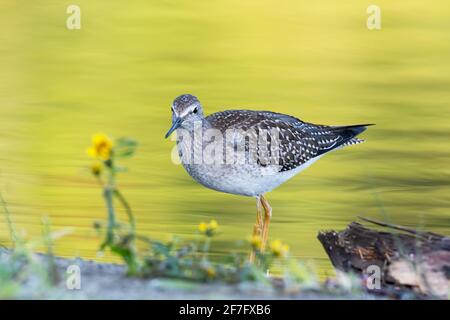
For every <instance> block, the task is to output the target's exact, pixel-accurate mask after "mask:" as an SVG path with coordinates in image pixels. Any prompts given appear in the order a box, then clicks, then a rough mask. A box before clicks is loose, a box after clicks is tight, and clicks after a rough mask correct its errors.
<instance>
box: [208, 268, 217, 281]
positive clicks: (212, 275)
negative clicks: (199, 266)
mask: <svg viewBox="0 0 450 320" xmlns="http://www.w3.org/2000/svg"><path fill="white" fill-rule="evenodd" d="M206 275H207V276H208V278H210V279H213V278H215V277H216V275H217V272H216V269H214V267H208V268H206Z"/></svg>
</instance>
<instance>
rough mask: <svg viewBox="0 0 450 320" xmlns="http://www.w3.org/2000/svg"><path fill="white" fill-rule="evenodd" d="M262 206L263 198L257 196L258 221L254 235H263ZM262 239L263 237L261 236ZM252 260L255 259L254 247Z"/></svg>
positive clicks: (254, 228) (254, 227)
mask: <svg viewBox="0 0 450 320" xmlns="http://www.w3.org/2000/svg"><path fill="white" fill-rule="evenodd" d="M261 209H262V207H261V200H260V198H259V197H257V198H256V223H255V225H254V226H253V237H259V238H261V237H262V234H261V233H262V227H263V226H262V224H263V216H262V210H261ZM261 240H262V238H261ZM249 260H250V262H253V261H254V260H255V250H254V249H252V251H251V253H250V259H249Z"/></svg>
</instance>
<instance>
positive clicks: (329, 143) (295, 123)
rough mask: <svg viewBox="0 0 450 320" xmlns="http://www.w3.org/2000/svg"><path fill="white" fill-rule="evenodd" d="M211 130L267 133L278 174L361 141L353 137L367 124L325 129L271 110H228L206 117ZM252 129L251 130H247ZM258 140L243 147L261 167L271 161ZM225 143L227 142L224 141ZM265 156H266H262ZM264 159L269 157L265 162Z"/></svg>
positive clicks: (267, 146) (269, 154) (268, 147)
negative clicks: (212, 128)
mask: <svg viewBox="0 0 450 320" xmlns="http://www.w3.org/2000/svg"><path fill="white" fill-rule="evenodd" d="M207 120H208V121H209V122H210V123H211V124H212V125H213V127H215V128H218V129H220V130H221V131H222V132H225V131H226V130H230V129H231V130H233V129H235V130H243V131H248V132H251V134H252V135H256V136H258V135H260V134H261V133H262V130H265V131H266V132H264V134H267V133H268V139H267V145H266V146H264V147H265V149H264V150H265V151H266V150H274V149H272V146H276V152H275V153H276V154H274V155H275V159H276V161H277V165H278V166H279V169H278V170H279V171H288V170H292V169H295V168H297V167H298V166H301V165H302V164H304V163H306V162H307V161H309V160H311V159H313V158H315V157H318V156H320V155H322V154H324V153H327V152H329V151H331V150H334V149H336V148H338V147H342V146H345V145H351V144H356V143H360V142H362V140H360V139H358V138H355V136H356V135H358V134H360V133H361V132H363V131H364V130H365V129H366V126H367V125H356V126H341V127H335V126H324V125H315V124H312V123H307V122H303V121H301V120H300V119H297V118H295V117H292V116H289V115H285V114H280V113H274V112H270V111H252V110H228V111H223V112H219V113H215V114H212V115H210V116H209V117H207ZM249 129H253V130H249ZM260 141H261V140H258V143H257V144H248V143H247V144H246V150H247V151H253V153H252V152H249V153H250V154H254V155H256V158H254V160H256V161H257V163H258V164H259V165H261V166H266V165H267V163H269V162H270V161H273V159H274V158H273V155H272V154H271V153H267V151H266V152H261V144H260ZM227 142H228V141H227ZM262 154H264V155H265V156H262ZM267 156H271V157H272V158H270V159H268V158H267Z"/></svg>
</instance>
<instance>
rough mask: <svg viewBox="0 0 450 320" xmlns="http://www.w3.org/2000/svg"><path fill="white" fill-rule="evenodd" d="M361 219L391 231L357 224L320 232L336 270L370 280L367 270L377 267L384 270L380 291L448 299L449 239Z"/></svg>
mask: <svg viewBox="0 0 450 320" xmlns="http://www.w3.org/2000/svg"><path fill="white" fill-rule="evenodd" d="M360 219H362V220H363V221H365V222H369V223H372V224H375V225H377V226H379V227H384V228H388V229H389V231H390V232H386V231H380V230H375V229H369V228H367V227H364V226H363V225H362V224H360V223H357V222H352V223H350V224H349V225H348V227H347V228H346V229H345V230H343V231H340V232H336V231H325V232H320V233H319V235H318V239H319V241H320V242H321V243H322V245H323V247H324V249H325V251H326V253H327V254H328V256H329V258H330V260H331V262H332V264H333V266H334V267H335V268H336V269H337V270H340V271H344V272H354V273H356V274H359V275H362V276H364V277H365V278H366V279H367V277H368V276H370V272H368V270H371V271H372V270H373V268H374V267H371V266H374V265H375V266H378V267H379V269H378V270H380V271H381V273H380V281H381V285H382V288H379V289H380V290H383V291H384V292H386V288H388V290H389V292H393V291H394V292H395V291H397V292H405V290H407V289H411V290H413V291H414V292H416V293H418V294H420V295H423V296H435V297H441V298H448V296H449V294H450V291H449V290H450V238H449V237H446V236H443V235H439V234H436V233H432V232H420V231H416V230H414V229H410V228H407V227H403V226H397V225H392V224H388V223H384V222H380V221H376V220H371V219H367V218H361V217H360ZM369 267H370V268H369ZM368 268H369V269H368ZM373 290H374V291H375V290H376V289H373ZM380 292H381V291H380Z"/></svg>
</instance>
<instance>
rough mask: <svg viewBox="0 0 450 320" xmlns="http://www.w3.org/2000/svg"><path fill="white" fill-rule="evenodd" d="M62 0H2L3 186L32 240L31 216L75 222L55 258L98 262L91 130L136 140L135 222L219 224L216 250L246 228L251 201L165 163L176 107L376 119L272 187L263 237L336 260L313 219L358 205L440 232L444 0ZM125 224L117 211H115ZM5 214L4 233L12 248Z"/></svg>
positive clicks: (150, 226)
mask: <svg viewBox="0 0 450 320" xmlns="http://www.w3.org/2000/svg"><path fill="white" fill-rule="evenodd" d="M68 4H69V3H65V2H64V1H63V2H61V1H56V0H55V1H51V0H41V1H24V0H15V1H1V2H0V70H1V73H0V115H1V119H0V123H1V126H0V148H1V149H0V150H1V153H0V190H1V192H2V194H3V196H4V198H5V199H6V200H7V202H8V204H9V207H10V209H11V211H12V212H13V220H14V221H15V223H16V224H17V227H18V228H19V229H20V230H22V231H23V232H24V233H26V235H27V237H29V238H33V237H38V236H39V235H40V234H41V225H40V224H41V217H42V216H44V215H47V216H48V217H49V218H50V220H51V223H52V227H53V229H63V228H69V229H70V230H71V233H70V234H69V235H67V236H65V237H64V238H61V239H60V240H58V242H57V246H56V253H57V254H61V255H64V256H74V255H80V256H82V257H89V258H97V259H100V260H110V259H111V257H110V256H109V255H105V256H103V257H99V256H97V248H98V244H99V241H100V239H99V238H98V237H97V236H96V234H95V232H94V231H93V230H92V222H93V221H94V220H100V219H104V218H105V217H106V213H105V210H104V208H103V200H102V198H101V193H100V190H99V189H98V186H97V184H96V182H95V181H94V179H93V178H92V177H91V176H90V174H89V172H88V169H87V168H88V167H89V165H90V163H91V162H90V160H89V159H88V157H87V156H86V152H85V150H86V148H87V146H88V145H89V144H90V137H91V134H93V133H95V132H98V131H100V132H106V133H108V134H110V135H112V136H114V137H119V136H131V137H134V138H136V139H137V140H139V142H140V148H139V152H138V154H137V156H136V157H135V158H133V159H130V160H127V161H126V162H125V163H124V165H127V166H128V167H129V172H128V173H126V174H123V175H122V176H121V177H120V178H119V179H120V185H121V187H122V188H123V191H124V193H125V194H126V195H127V197H128V198H129V201H130V203H131V204H132V206H133V207H134V209H135V211H136V215H137V223H138V229H139V232H140V233H142V234H145V235H147V236H149V237H153V238H156V239H162V240H166V239H169V238H170V237H171V235H172V234H177V235H179V236H181V237H184V238H189V237H192V236H194V235H195V233H196V228H197V225H198V223H199V222H200V221H207V220H210V219H216V220H218V222H219V224H220V225H221V234H220V235H219V236H218V237H217V238H216V239H215V241H214V242H213V244H212V249H213V251H214V252H215V254H217V255H219V256H220V255H223V254H224V253H227V252H229V251H230V250H232V249H235V248H237V244H236V242H238V241H239V240H245V239H247V238H248V236H249V235H250V233H251V230H252V226H253V223H254V219H255V201H254V199H251V198H245V197H239V196H233V195H228V194H221V193H218V192H215V191H212V190H208V189H205V188H204V187H202V186H200V185H198V184H196V183H195V182H193V180H192V179H191V178H190V177H189V176H188V175H187V173H186V172H185V171H184V170H183V168H182V167H181V166H177V165H174V164H173V163H172V162H171V151H172V148H173V146H174V142H173V141H169V140H164V139H163V136H164V134H165V132H166V130H167V129H168V127H169V124H170V105H171V102H172V100H173V98H174V97H176V96H177V95H179V94H181V93H192V94H195V95H197V96H198V97H199V98H200V100H201V101H202V103H203V105H204V108H205V112H206V113H213V112H216V111H219V110H223V109H226V108H239V107H245V108H248V109H268V110H273V111H277V112H283V113H288V114H292V115H294V116H297V117H299V118H301V119H304V120H307V121H311V122H316V123H324V124H336V125H337V124H354V123H376V124H377V126H375V127H371V128H370V130H368V131H367V132H366V133H364V138H366V139H367V141H368V142H367V143H365V144H362V145H358V146H354V147H349V148H347V149H345V150H341V151H338V152H335V153H332V154H330V155H328V156H326V157H324V158H322V159H321V160H320V161H318V162H317V163H315V164H314V165H313V166H312V167H311V168H309V169H308V170H307V171H305V172H303V173H301V174H300V175H298V176H297V177H295V178H294V179H292V180H290V181H289V182H287V183H285V184H284V185H282V186H281V187H279V188H278V189H276V190H275V191H273V192H272V193H270V194H269V195H268V199H269V200H270V202H271V204H272V206H273V210H274V212H273V220H272V224H271V230H270V232H271V237H272V238H280V239H282V240H283V241H285V242H287V243H289V244H290V247H291V251H292V254H293V255H295V256H297V257H300V258H304V259H312V260H313V261H314V263H315V264H316V266H317V267H318V268H319V270H320V272H321V273H322V274H323V273H326V272H328V271H330V270H331V266H330V264H329V263H328V261H327V258H326V255H325V253H324V251H323V250H322V248H321V245H320V244H319V242H318V241H317V240H316V234H317V232H318V230H322V229H341V228H343V227H345V225H346V224H347V223H348V222H350V221H353V220H355V217H356V216H357V215H363V216H367V217H373V218H377V219H385V218H386V216H387V217H389V219H390V220H391V221H393V222H395V223H399V224H404V225H408V226H412V227H421V228H426V229H428V230H431V231H435V232H440V233H446V234H449V233H450V211H449V206H450V183H449V182H450V161H449V158H450V145H449V138H450V121H449V117H450V34H449V32H448V30H449V28H450V7H449V6H448V3H447V1H444V0H436V1H433V2H424V1H418V0H413V1H395V3H393V1H387V0H382V1H377V4H378V5H379V6H380V7H381V10H382V30H379V31H369V30H368V29H367V28H366V18H367V14H366V8H367V6H368V5H369V4H370V3H369V2H365V1H357V0H352V1H346V2H345V3H338V2H336V1H331V0H326V1H316V2H314V3H312V2H310V1H298V0H288V1H287V0H286V1H275V0H262V1H242V0H241V1H237V0H210V1H184V2H183V1H169V0H164V1H148V0H146V1H144V0H139V1H103V0H102V1H99V0H98V1H87V0H77V1H76V4H78V5H79V6H80V7H81V12H82V16H81V17H82V20H81V30H72V31H70V30H68V29H67V28H66V26H65V20H66V18H67V14H66V7H67V5H68ZM121 217H122V218H125V216H124V215H121ZM7 238H8V237H7V229H6V226H5V224H4V223H3V222H1V223H0V243H5V244H7V243H8V242H7Z"/></svg>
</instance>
